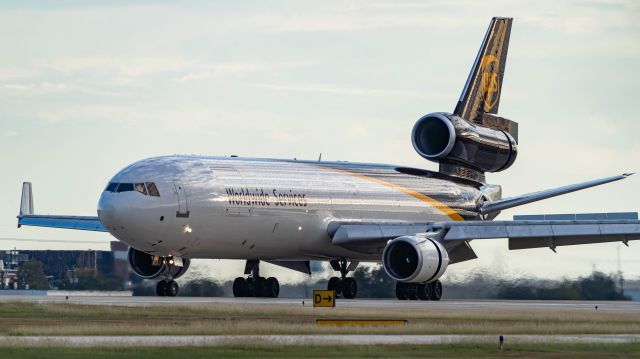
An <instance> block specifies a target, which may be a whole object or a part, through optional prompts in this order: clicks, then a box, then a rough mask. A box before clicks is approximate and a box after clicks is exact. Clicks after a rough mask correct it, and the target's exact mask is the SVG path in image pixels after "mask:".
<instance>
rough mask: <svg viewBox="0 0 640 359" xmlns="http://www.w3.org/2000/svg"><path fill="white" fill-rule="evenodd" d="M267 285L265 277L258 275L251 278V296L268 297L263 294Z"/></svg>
mask: <svg viewBox="0 0 640 359" xmlns="http://www.w3.org/2000/svg"><path fill="white" fill-rule="evenodd" d="M266 287H267V279H266V278H265V277H258V278H254V279H253V296H254V297H268V296H267V295H266V294H265V292H266V291H265V289H266Z"/></svg>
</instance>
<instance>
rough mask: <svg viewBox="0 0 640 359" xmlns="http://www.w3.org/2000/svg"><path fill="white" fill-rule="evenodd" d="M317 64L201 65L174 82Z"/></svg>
mask: <svg viewBox="0 0 640 359" xmlns="http://www.w3.org/2000/svg"><path fill="white" fill-rule="evenodd" d="M316 64H317V62H316V61H299V62H286V61H283V62H280V61H253V62H243V61H239V62H227V63H218V64H203V63H200V64H197V65H194V66H193V68H194V70H193V71H191V72H188V73H187V74H186V75H183V76H180V77H177V78H175V79H174V81H176V82H179V83H186V82H191V81H201V80H206V79H208V78H210V77H244V76H246V75H249V74H252V73H261V72H265V73H266V72H268V73H273V72H276V71H282V70H288V69H294V68H302V67H307V66H311V65H316Z"/></svg>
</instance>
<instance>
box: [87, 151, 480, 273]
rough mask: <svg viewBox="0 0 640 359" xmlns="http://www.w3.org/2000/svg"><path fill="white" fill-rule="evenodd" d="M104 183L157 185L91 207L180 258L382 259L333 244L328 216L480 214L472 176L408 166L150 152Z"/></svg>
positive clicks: (143, 242)
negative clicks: (462, 177)
mask: <svg viewBox="0 0 640 359" xmlns="http://www.w3.org/2000/svg"><path fill="white" fill-rule="evenodd" d="M110 183H118V184H122V183H125V184H132V185H133V186H134V188H135V186H136V184H138V185H139V184H142V183H147V184H149V183H153V184H154V185H155V186H156V187H157V191H158V194H159V196H152V195H149V193H147V194H145V193H143V191H136V190H135V189H134V190H130V189H131V187H130V186H128V185H126V186H123V187H122V188H125V187H126V188H127V189H128V190H126V191H121V192H118V191H116V190H115V189H114V188H115V187H112V188H111V190H105V192H103V194H102V196H101V198H100V201H99V205H98V216H99V218H100V220H101V222H102V223H103V225H104V226H105V227H106V229H107V230H108V231H109V232H110V233H111V234H112V235H113V236H115V237H116V238H118V239H119V240H121V241H123V242H126V243H128V244H129V245H131V246H132V247H134V248H136V249H138V250H140V251H144V252H147V253H150V254H155V255H160V256H169V255H172V256H180V257H186V258H219V259H263V260H308V259H328V258H340V257H343V258H350V259H355V260H370V261H379V260H380V253H379V251H378V250H370V251H361V250H354V249H348V248H345V247H342V246H336V245H332V243H331V235H330V229H331V225H330V224H331V223H336V224H337V223H345V222H357V223H362V222H375V223H381V222H390V223H403V222H437V221H450V220H464V219H478V218H479V217H478V215H477V213H476V212H474V210H475V208H477V201H478V199H479V198H480V196H481V193H480V189H479V188H478V185H477V184H474V183H473V182H466V181H461V180H455V179H453V178H451V177H447V176H444V175H442V174H439V173H435V172H430V171H425V170H419V169H414V168H407V167H400V166H392V165H379V164H362V163H347V162H313V161H296V160H272V159H247V158H237V157H197V156H166V157H155V158H150V159H146V160H142V161H139V162H136V163H134V164H132V165H130V166H128V167H126V168H125V169H123V170H122V171H121V172H119V173H118V174H116V175H115V176H114V177H113V178H112V179H111V181H110ZM143 190H144V192H147V191H148V189H146V188H144V189H143ZM328 228H329V230H328Z"/></svg>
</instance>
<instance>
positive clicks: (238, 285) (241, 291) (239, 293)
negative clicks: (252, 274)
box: [233, 277, 247, 298]
mask: <svg viewBox="0 0 640 359" xmlns="http://www.w3.org/2000/svg"><path fill="white" fill-rule="evenodd" d="M233 296H234V297H236V298H237V297H246V296H247V280H246V279H244V278H242V277H238V278H236V279H235V280H234V281H233Z"/></svg>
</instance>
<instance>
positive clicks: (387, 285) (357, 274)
mask: <svg viewBox="0 0 640 359" xmlns="http://www.w3.org/2000/svg"><path fill="white" fill-rule="evenodd" d="M353 278H355V280H356V281H357V283H358V298H393V297H395V293H396V292H395V290H396V287H395V281H394V280H393V279H391V278H390V277H389V276H388V275H387V274H386V273H385V272H384V270H383V269H382V267H381V266H380V265H377V266H372V267H365V266H362V267H359V268H358V269H356V270H355V271H354V272H353Z"/></svg>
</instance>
